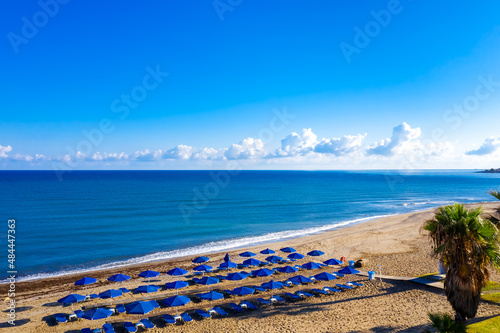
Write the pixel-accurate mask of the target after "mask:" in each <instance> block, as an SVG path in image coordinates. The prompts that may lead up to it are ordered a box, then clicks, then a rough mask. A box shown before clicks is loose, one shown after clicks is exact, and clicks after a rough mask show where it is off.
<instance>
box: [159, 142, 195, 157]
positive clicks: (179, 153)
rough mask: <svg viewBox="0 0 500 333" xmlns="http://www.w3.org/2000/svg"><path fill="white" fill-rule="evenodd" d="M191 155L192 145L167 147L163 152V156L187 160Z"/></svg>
mask: <svg viewBox="0 0 500 333" xmlns="http://www.w3.org/2000/svg"><path fill="white" fill-rule="evenodd" d="M191 155H193V147H191V146H185V145H178V146H177V147H175V148H172V149H169V150H167V151H165V152H164V153H163V156H162V157H163V158H165V159H170V160H188V159H190V158H191Z"/></svg>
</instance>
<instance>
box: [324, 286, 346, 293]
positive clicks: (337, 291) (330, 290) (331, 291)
mask: <svg viewBox="0 0 500 333" xmlns="http://www.w3.org/2000/svg"><path fill="white" fill-rule="evenodd" d="M323 290H324V291H328V292H330V293H339V292H341V291H342V290H340V289H337V288H330V287H324V288H323Z"/></svg>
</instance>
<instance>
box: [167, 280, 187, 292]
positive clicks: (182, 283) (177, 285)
mask: <svg viewBox="0 0 500 333" xmlns="http://www.w3.org/2000/svg"><path fill="white" fill-rule="evenodd" d="M187 286H189V283H187V282H186V281H174V282H169V283H167V284H165V289H176V290H177V294H179V289H181V288H186V287H187Z"/></svg>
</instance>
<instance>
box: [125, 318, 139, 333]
mask: <svg viewBox="0 0 500 333" xmlns="http://www.w3.org/2000/svg"><path fill="white" fill-rule="evenodd" d="M123 327H125V331H127V332H130V333H132V332H137V327H135V325H134V324H132V323H131V322H130V321H126V322H124V323H123Z"/></svg>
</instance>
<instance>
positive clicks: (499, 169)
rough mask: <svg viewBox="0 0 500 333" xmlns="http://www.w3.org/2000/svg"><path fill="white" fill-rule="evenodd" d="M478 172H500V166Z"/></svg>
mask: <svg viewBox="0 0 500 333" xmlns="http://www.w3.org/2000/svg"><path fill="white" fill-rule="evenodd" d="M478 173H500V168H498V169H493V168H491V169H486V170H484V171H478Z"/></svg>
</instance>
